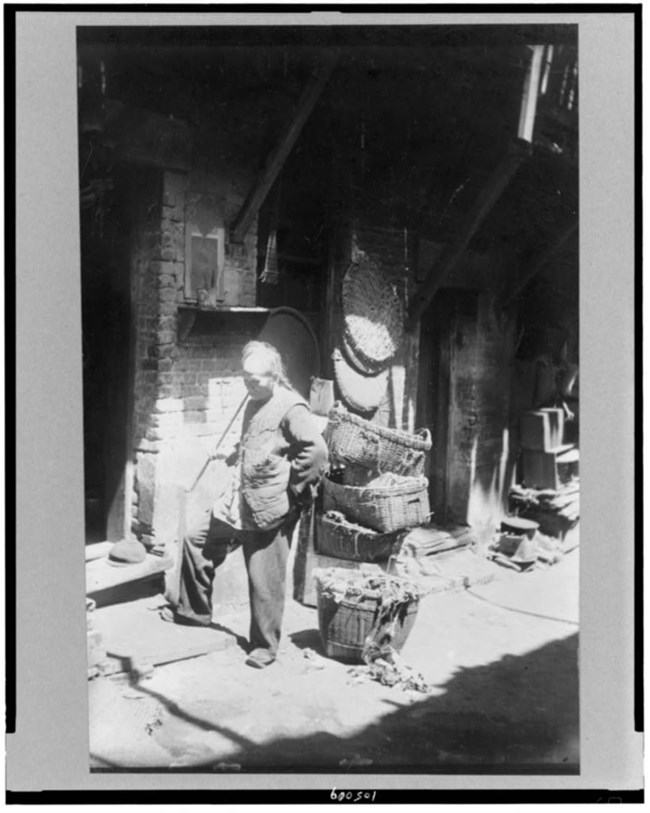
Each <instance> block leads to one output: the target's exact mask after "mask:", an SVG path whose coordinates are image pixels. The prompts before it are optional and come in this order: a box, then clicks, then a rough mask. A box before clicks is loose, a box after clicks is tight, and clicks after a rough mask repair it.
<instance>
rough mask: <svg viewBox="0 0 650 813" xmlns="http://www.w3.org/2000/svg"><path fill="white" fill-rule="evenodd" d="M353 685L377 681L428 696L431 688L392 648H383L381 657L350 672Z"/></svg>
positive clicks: (370, 660)
mask: <svg viewBox="0 0 650 813" xmlns="http://www.w3.org/2000/svg"><path fill="white" fill-rule="evenodd" d="M348 675H349V676H350V677H351V678H352V681H350V682H353V683H365V682H367V681H369V680H374V681H377V682H378V683H381V684H382V685H384V686H390V687H393V686H395V687H398V688H400V689H402V690H403V691H415V692H422V693H424V694H428V693H429V692H430V691H431V688H432V687H431V686H430V685H429V684H428V683H427V682H426V680H425V679H424V677H423V676H422V675H421V674H420V673H419V672H417V671H416V670H415V669H413V668H412V667H411V666H408V665H407V664H406V663H404V661H403V660H402V658H401V657H400V656H399V655H398V653H397V652H395V650H394V649H393V648H392V647H383V648H382V650H381V655H380V656H378V657H374V658H373V659H369V660H368V661H367V662H366V666H355V667H353V668H351V669H349V670H348Z"/></svg>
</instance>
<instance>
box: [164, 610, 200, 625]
mask: <svg viewBox="0 0 650 813" xmlns="http://www.w3.org/2000/svg"><path fill="white" fill-rule="evenodd" d="M160 617H161V618H162V620H163V621H167V622H168V623H170V624H180V625H181V626H183V627H209V626H210V623H211V622H210V621H208V622H207V623H206V622H205V621H199V620H198V619H196V618H188V617H187V616H184V615H179V614H178V613H177V612H176V611H175V610H174V609H173V608H172V607H163V608H162V610H161V611H160Z"/></svg>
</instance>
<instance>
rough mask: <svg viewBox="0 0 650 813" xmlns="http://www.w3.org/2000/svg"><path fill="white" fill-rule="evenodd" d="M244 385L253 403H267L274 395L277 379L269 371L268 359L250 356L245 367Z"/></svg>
mask: <svg viewBox="0 0 650 813" xmlns="http://www.w3.org/2000/svg"><path fill="white" fill-rule="evenodd" d="M243 376H244V384H245V385H246V389H247V390H248V395H249V396H250V397H251V398H252V399H253V401H265V400H266V399H267V398H270V397H271V396H272V395H273V387H274V386H275V378H274V377H273V375H272V373H271V372H270V370H269V363H268V359H266V358H264V357H263V356H256V355H254V354H253V355H252V356H249V357H248V358H247V359H246V361H245V362H244V365H243Z"/></svg>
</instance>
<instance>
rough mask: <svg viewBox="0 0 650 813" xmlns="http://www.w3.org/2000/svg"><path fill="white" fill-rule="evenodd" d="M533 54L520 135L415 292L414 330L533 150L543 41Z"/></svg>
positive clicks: (411, 312) (411, 315) (411, 305)
mask: <svg viewBox="0 0 650 813" xmlns="http://www.w3.org/2000/svg"><path fill="white" fill-rule="evenodd" d="M530 50H531V57H530V62H529V64H528V70H527V71H526V77H525V79H524V87H523V90H522V96H521V107H520V111H519V126H518V129H517V135H518V137H517V138H516V139H515V140H514V141H513V142H511V144H510V148H509V149H508V152H507V153H506V155H505V156H504V158H503V159H502V161H501V162H500V164H499V165H498V166H497V168H496V169H495V170H494V172H493V173H492V175H491V176H490V177H489V179H488V181H487V183H486V184H485V186H484V187H483V189H482V190H481V192H480V193H479V195H478V197H477V199H476V202H475V203H474V206H472V208H471V209H470V211H469V213H468V214H467V215H466V217H465V218H464V220H463V221H462V223H461V225H460V228H459V230H458V234H457V236H456V238H455V239H454V240H453V241H452V242H451V243H450V244H449V246H448V247H447V249H446V250H445V251H444V252H443V254H442V256H441V257H440V259H439V260H438V262H437V263H436V264H435V265H434V266H433V268H432V269H431V272H430V273H429V276H428V278H427V279H426V280H425V281H424V282H423V283H422V285H420V287H419V288H418V290H417V291H416V292H415V293H414V294H413V297H412V299H411V301H410V303H409V311H408V316H407V321H406V329H407V330H408V331H410V330H413V328H414V327H415V325H416V323H417V321H418V319H419V318H420V317H421V316H422V314H423V313H424V311H425V310H426V309H427V307H428V306H429V303H430V302H431V300H432V299H433V297H434V296H435V295H436V292H437V291H438V289H439V288H440V286H441V285H442V283H443V282H444V280H445V279H446V277H448V276H449V274H450V273H451V271H452V270H453V269H454V267H455V266H456V264H457V263H458V260H459V259H460V258H461V256H462V254H463V252H464V251H465V249H466V247H467V245H468V243H469V241H470V240H471V239H472V237H473V236H474V234H476V231H477V230H478V228H479V226H480V225H481V223H482V222H483V221H484V220H485V218H486V217H487V215H488V214H489V213H490V211H491V210H492V208H493V207H494V204H495V203H496V202H497V200H498V199H499V198H500V197H501V194H502V193H503V191H504V189H505V188H506V187H507V186H508V184H509V183H510V179H511V178H512V176H513V175H514V174H515V172H516V171H517V169H518V168H519V165H520V164H521V162H522V161H523V160H524V158H525V157H526V156H527V155H529V154H530V151H531V144H532V140H533V132H534V129H535V113H536V110H537V97H538V94H539V84H540V77H541V69H542V57H543V55H544V46H543V45H533V46H532V47H531V49H530Z"/></svg>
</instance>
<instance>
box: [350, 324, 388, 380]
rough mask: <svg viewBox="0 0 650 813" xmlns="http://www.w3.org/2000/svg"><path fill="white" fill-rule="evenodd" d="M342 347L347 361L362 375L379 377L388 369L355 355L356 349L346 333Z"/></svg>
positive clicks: (383, 365)
mask: <svg viewBox="0 0 650 813" xmlns="http://www.w3.org/2000/svg"><path fill="white" fill-rule="evenodd" d="M341 346H342V348H343V355H344V356H345V359H346V361H348V362H349V363H350V364H351V365H352V367H354V369H355V370H356V371H357V372H359V373H362V375H378V374H379V373H381V372H382V370H384V369H386V365H385V364H377V363H374V364H373V363H372V362H369V361H368V360H367V359H364V358H363V357H362V356H361V355H359V354H358V353H355V351H354V347H353V346H352V344H351V343H350V340H349V339H348V337H347V334H346V333H345V331H344V332H343V337H342V341H341Z"/></svg>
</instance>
